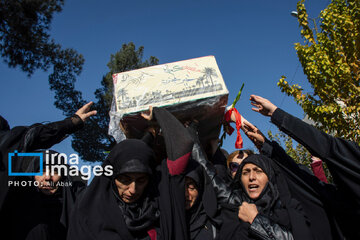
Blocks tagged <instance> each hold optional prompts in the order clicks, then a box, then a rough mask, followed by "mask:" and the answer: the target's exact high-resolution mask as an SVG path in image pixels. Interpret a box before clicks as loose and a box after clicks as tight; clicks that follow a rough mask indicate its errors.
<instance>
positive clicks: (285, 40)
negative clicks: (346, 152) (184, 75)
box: [0, 0, 330, 154]
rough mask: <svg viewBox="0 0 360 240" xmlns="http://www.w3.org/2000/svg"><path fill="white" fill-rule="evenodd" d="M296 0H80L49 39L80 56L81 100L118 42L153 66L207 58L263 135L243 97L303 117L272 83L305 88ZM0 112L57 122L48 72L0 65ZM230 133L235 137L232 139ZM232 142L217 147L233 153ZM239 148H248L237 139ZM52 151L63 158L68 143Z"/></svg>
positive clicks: (59, 17) (311, 6)
mask: <svg viewBox="0 0 360 240" xmlns="http://www.w3.org/2000/svg"><path fill="white" fill-rule="evenodd" d="M296 3H297V1H296V0H278V1H268V0H259V1H249V0H248V1H244V0H243V1H240V0H238V1H230V0H229V1H228V0H223V1H219V0H206V1H205V0H196V1H195V0H193V1H189V0H184V1H173V0H167V1H163V0H153V1H148V0H132V1H120V0H117V1H116V0H101V1H100V0H88V1H65V6H64V9H63V11H62V12H60V13H59V14H56V15H55V16H54V19H53V22H52V25H51V31H50V34H51V36H52V37H53V38H54V39H55V40H56V42H58V43H60V44H61V45H62V46H63V47H64V48H68V47H70V48H74V49H75V50H77V51H78V52H79V53H81V54H83V56H84V57H85V65H84V68H83V71H82V73H81V75H80V76H79V78H78V79H77V82H76V89H77V90H80V91H82V92H83V97H84V99H87V100H89V101H90V100H94V99H95V98H94V91H95V89H96V88H98V87H100V81H101V79H102V76H103V75H105V74H106V73H107V71H108V68H107V66H106V64H107V63H108V62H109V59H110V55H111V54H114V53H115V52H117V51H118V50H119V49H120V48H121V45H122V44H123V43H128V42H130V41H132V42H134V43H135V45H136V46H137V47H139V46H141V45H142V46H144V47H145V54H144V57H145V58H148V57H149V56H151V55H152V56H156V57H157V58H158V59H159V60H160V63H161V64H162V63H168V62H174V61H180V60H185V59H190V58H196V57H202V56H208V55H214V56H215V58H216V60H217V63H218V65H219V68H220V71H221V73H222V75H223V78H224V80H225V83H226V85H227V88H228V90H229V92H230V93H229V102H228V105H230V104H231V103H232V101H233V99H234V98H235V96H236V94H237V92H238V90H239V88H240V86H241V84H242V83H245V88H244V91H243V95H242V98H241V100H240V101H239V103H238V104H237V109H238V110H239V111H240V113H242V114H244V116H245V117H246V118H247V119H248V120H249V121H251V122H253V123H254V124H255V125H256V126H257V127H258V128H260V129H261V130H262V131H263V132H264V133H267V131H268V130H269V129H270V130H272V131H274V130H276V128H275V127H273V126H271V124H270V123H269V119H268V118H265V117H263V116H261V115H260V114H258V113H255V112H252V111H251V105H250V102H249V96H250V94H257V95H260V96H263V97H265V98H268V99H269V100H271V101H272V102H273V103H274V104H275V105H277V106H278V107H281V108H283V109H284V110H286V111H288V112H290V113H291V114H293V115H295V116H297V117H300V118H302V117H303V111H302V110H301V108H300V107H299V106H297V105H296V104H295V103H294V101H293V100H292V98H290V97H287V96H285V94H283V93H281V91H280V89H279V88H278V87H277V85H276V83H277V81H278V80H279V78H280V77H281V75H285V76H287V77H288V81H291V82H293V83H298V84H299V85H301V86H303V87H305V88H306V89H307V88H309V86H308V84H307V80H306V78H305V76H304V75H303V72H302V68H301V66H299V61H298V59H297V56H296V52H295V50H294V43H296V42H301V43H303V40H302V39H301V36H300V29H299V26H298V22H297V19H296V18H294V17H292V16H291V15H290V12H291V11H293V10H296ZM329 3H330V0H313V1H310V0H308V1H306V3H305V6H306V8H307V9H308V13H309V16H310V17H313V18H315V17H317V16H318V15H319V13H320V11H321V10H322V9H324V8H325V7H326V6H327V5H328V4H329ZM0 71H1V88H0V114H1V115H2V116H3V117H5V118H6V119H7V120H8V122H9V124H10V126H11V127H13V126H18V125H31V124H33V123H36V122H44V121H56V120H61V119H63V118H64V116H63V114H62V112H61V111H60V110H58V109H56V108H55V106H54V105H53V102H54V94H53V92H51V91H50V90H49V85H48V74H49V73H46V72H42V71H40V70H39V71H37V72H36V73H35V74H34V75H33V76H31V78H28V77H27V75H26V74H25V73H23V72H21V70H20V69H19V68H15V69H9V68H8V66H7V65H6V64H4V63H3V61H1V63H0ZM234 135H235V134H234ZM234 141H235V136H232V137H228V138H227V140H226V142H225V144H224V148H225V149H226V150H228V151H229V152H231V151H233V150H234ZM244 147H245V148H253V146H252V145H251V143H250V142H249V141H248V140H247V139H245V141H244ZM53 149H55V150H57V151H60V152H64V153H67V154H70V153H72V152H73V150H72V148H71V141H70V139H69V138H68V139H66V140H65V141H63V142H62V143H60V144H57V145H55V146H54V147H53Z"/></svg>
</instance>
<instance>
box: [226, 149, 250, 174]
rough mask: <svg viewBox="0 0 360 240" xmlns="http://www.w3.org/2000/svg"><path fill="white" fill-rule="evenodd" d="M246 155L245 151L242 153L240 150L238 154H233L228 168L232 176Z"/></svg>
mask: <svg viewBox="0 0 360 240" xmlns="http://www.w3.org/2000/svg"><path fill="white" fill-rule="evenodd" d="M247 157H248V155H247V153H244V152H242V151H240V153H239V154H238V155H235V156H234V157H233V159H231V162H230V163H229V169H230V172H231V177H232V178H234V177H235V175H236V171H237V170H238V168H239V166H240V164H241V163H242V161H244V159H245V158H247Z"/></svg>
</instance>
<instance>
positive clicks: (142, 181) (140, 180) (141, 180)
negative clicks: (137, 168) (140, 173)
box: [136, 178, 147, 184]
mask: <svg viewBox="0 0 360 240" xmlns="http://www.w3.org/2000/svg"><path fill="white" fill-rule="evenodd" d="M146 180H147V179H146V178H141V179H138V180H137V181H136V182H137V183H139V184H143V183H145V182H146Z"/></svg>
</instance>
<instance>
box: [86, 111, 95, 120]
mask: <svg viewBox="0 0 360 240" xmlns="http://www.w3.org/2000/svg"><path fill="white" fill-rule="evenodd" d="M96 114H97V111H96V110H93V111H91V112H88V113H85V114H84V117H85V119H87V118H89V117H91V116H94V115H96Z"/></svg>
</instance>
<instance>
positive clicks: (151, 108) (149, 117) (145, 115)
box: [141, 106, 153, 121]
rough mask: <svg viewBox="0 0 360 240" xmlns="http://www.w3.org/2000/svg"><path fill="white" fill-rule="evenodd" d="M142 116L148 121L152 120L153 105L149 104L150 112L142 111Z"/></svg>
mask: <svg viewBox="0 0 360 240" xmlns="http://www.w3.org/2000/svg"><path fill="white" fill-rule="evenodd" d="M141 116H142V117H143V118H145V119H146V120H148V121H151V120H152V119H153V107H152V106H149V111H148V112H142V113H141Z"/></svg>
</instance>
